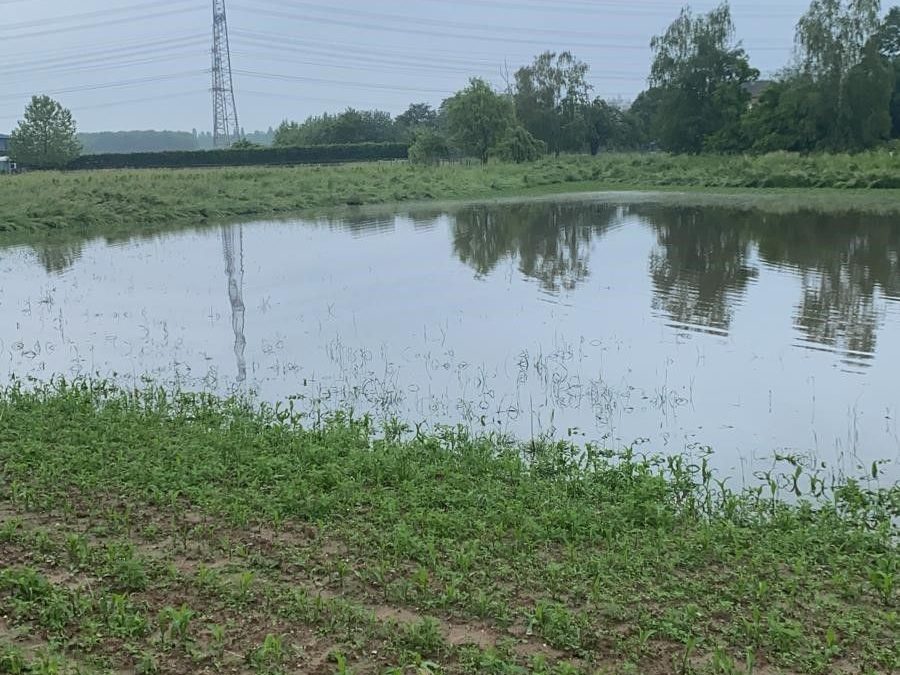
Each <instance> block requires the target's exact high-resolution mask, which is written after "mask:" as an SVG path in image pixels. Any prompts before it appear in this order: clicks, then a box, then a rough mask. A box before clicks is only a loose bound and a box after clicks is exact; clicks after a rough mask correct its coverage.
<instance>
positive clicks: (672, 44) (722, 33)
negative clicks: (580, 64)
mask: <svg viewBox="0 0 900 675" xmlns="http://www.w3.org/2000/svg"><path fill="white" fill-rule="evenodd" d="M651 47H652V48H653V52H654V60H653V65H652V67H651V70H650V84H651V86H652V87H653V88H654V89H656V90H657V94H656V96H657V101H658V103H657V106H658V107H657V108H656V110H655V111H654V114H653V118H652V121H651V124H652V128H653V131H654V135H655V136H656V138H657V139H658V140H659V143H660V146H661V147H662V148H664V149H666V150H671V151H674V152H693V153H696V152H700V151H701V150H703V149H704V148H705V147H706V148H709V149H713V150H717V151H718V150H733V149H738V148H739V146H740V141H739V140H738V139H735V138H734V136H735V135H736V134H737V132H738V130H739V129H740V119H741V116H742V115H743V114H744V112H745V111H746V109H747V104H748V103H749V101H750V95H749V93H747V91H746V88H745V85H746V84H747V83H749V82H752V81H754V80H755V79H756V78H757V77H759V72H758V71H756V70H754V69H753V68H751V67H750V64H749V63H748V61H747V56H746V54H745V53H744V50H743V49H741V48H740V47H739V46H736V45H735V44H734V24H733V22H732V19H731V10H730V8H729V6H728V4H727V3H723V4H722V5H719V7H717V8H716V9H714V10H712V11H711V12H709V13H708V14H706V15H701V16H695V15H694V14H693V13H692V12H691V11H690V9H688V8H685V9H682V11H681V14H680V15H679V17H678V18H677V19H676V20H675V21H674V22H673V23H672V24H671V25H670V26H669V27H668V29H667V30H666V32H665V33H664V34H663V35H661V36H657V37H654V38H653V40H652V41H651Z"/></svg>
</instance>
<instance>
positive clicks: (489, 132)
mask: <svg viewBox="0 0 900 675" xmlns="http://www.w3.org/2000/svg"><path fill="white" fill-rule="evenodd" d="M445 106H446V110H447V122H448V125H449V129H450V133H451V135H452V137H453V140H454V142H455V143H456V144H457V145H458V146H459V147H460V148H461V149H462V150H463V151H464V152H467V153H470V154H471V155H472V156H474V157H477V158H478V159H480V160H481V162H482V164H486V163H487V160H488V156H489V154H490V151H491V150H492V149H493V148H494V146H495V145H496V144H497V143H498V142H499V140H500V139H501V138H502V137H503V135H504V134H505V133H506V131H507V129H509V128H510V127H511V126H512V125H513V124H514V122H515V113H514V110H513V105H512V102H511V101H510V100H509V98H507V97H506V96H503V95H502V94H498V93H496V92H495V91H494V90H493V89H491V86H490V85H489V84H488V83H487V82H485V81H484V80H481V79H478V78H473V79H472V80H470V81H469V86H468V87H466V88H465V89H463V90H462V91H460V92H458V93H457V94H456V95H454V96H453V97H452V98H449V99H448V100H447V101H446V102H445Z"/></svg>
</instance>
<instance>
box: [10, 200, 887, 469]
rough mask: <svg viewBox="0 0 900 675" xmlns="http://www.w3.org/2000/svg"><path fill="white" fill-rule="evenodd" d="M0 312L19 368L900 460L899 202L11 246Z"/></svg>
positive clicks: (445, 213) (564, 429) (696, 448)
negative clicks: (889, 213)
mask: <svg viewBox="0 0 900 675" xmlns="http://www.w3.org/2000/svg"><path fill="white" fill-rule="evenodd" d="M0 317H2V321H0V377H4V378H7V377H9V376H11V375H16V376H20V377H25V376H34V377H37V378H41V379H47V378H50V377H52V376H54V375H65V376H67V377H73V376H79V375H97V374H99V375H101V376H105V377H118V378H121V379H124V380H126V381H129V382H131V381H133V380H139V379H140V378H142V377H148V378H152V379H153V380H155V381H162V382H172V383H177V384H179V385H181V386H185V387H192V388H203V389H209V390H213V391H217V392H230V391H234V390H246V391H252V392H255V393H256V394H257V395H258V396H259V397H261V398H263V399H268V400H282V399H285V398H286V397H289V396H298V397H300V399H301V405H304V406H309V407H310V408H314V407H319V408H325V409H331V408H337V407H345V406H352V407H353V408H355V409H356V410H357V411H359V412H370V413H372V414H374V415H376V416H377V417H379V418H389V417H392V416H397V417H399V418H402V419H403V420H406V421H408V422H410V423H416V422H427V423H428V424H429V425H434V424H439V423H446V424H465V425H468V426H471V427H472V428H474V429H478V430H483V429H486V430H496V431H502V432H507V433H511V434H514V435H516V436H518V437H520V438H530V437H532V436H537V435H541V434H554V435H556V436H563V437H564V436H573V437H575V438H577V439H579V440H581V441H595V442H599V443H602V444H603V445H606V446H610V447H624V446H637V447H638V448H640V449H641V450H642V451H647V452H661V453H666V452H684V451H693V452H701V451H702V449H703V448H705V447H707V446H708V447H712V448H714V449H715V451H716V455H715V462H716V463H717V464H718V465H720V466H721V467H726V468H728V469H729V470H730V471H732V472H733V473H734V474H735V476H736V477H738V476H739V474H743V475H744V476H746V475H747V472H749V471H752V470H754V469H756V468H759V467H760V466H765V463H766V462H767V461H768V458H771V457H772V456H773V455H774V454H776V453H796V454H803V455H805V456H809V457H814V458H816V459H819V460H822V461H825V462H828V463H829V464H830V465H831V466H835V467H838V468H839V469H843V470H846V471H848V472H852V471H855V470H856V467H857V466H863V467H866V466H869V465H870V464H871V462H872V461H874V460H876V459H887V460H893V461H894V462H898V461H900V433H898V424H900V423H898V417H900V216H897V217H893V218H891V217H885V216H865V215H852V214H850V215H848V214H822V213H812V212H802V211H801V212H793V213H789V214H773V213H771V212H769V213H764V212H761V211H753V210H748V209H729V208H723V207H712V206H710V207H685V206H671V205H669V206H666V205H663V204H653V203H638V204H634V203H632V204H624V203H616V202H615V199H614V198H609V197H607V198H592V199H586V200H582V201H560V202H546V201H544V202H529V203H504V204H494V205H471V206H456V207H452V208H448V209H446V210H440V209H438V210H430V211H419V212H411V213H402V214H396V215H391V216H372V215H364V214H362V215H356V216H342V217H340V218H333V219H323V220H320V221H312V222H306V221H296V222H281V223H272V222H259V223H247V224H244V225H234V226H228V227H218V228H207V229H199V230H190V231H182V232H176V233H168V234H163V235H158V236H153V237H136V238H133V239H129V238H127V237H125V238H120V239H119V240H117V241H115V242H110V241H106V240H103V239H100V240H94V241H88V242H82V243H78V244H72V243H67V244H56V243H52V242H51V243H46V242H45V243H41V244H35V245H34V246H22V247H16V248H7V249H4V250H2V251H0ZM888 473H889V474H892V475H894V476H896V475H897V474H898V473H900V472H898V470H897V466H896V464H895V466H894V467H893V468H888Z"/></svg>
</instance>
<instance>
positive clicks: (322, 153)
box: [66, 143, 409, 170]
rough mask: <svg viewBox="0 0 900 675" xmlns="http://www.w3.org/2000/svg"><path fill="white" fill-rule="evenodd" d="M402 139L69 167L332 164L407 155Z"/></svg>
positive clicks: (95, 158) (108, 159) (164, 155)
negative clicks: (400, 140) (385, 141)
mask: <svg viewBox="0 0 900 675" xmlns="http://www.w3.org/2000/svg"><path fill="white" fill-rule="evenodd" d="M408 152H409V150H408V146H406V145H405V144H402V143H358V144H355V145H313V146H307V147H273V148H260V147H246V145H239V144H238V143H236V144H235V145H234V146H233V147H231V148H229V149H227V150H200V151H196V152H152V153H133V154H113V155H82V156H81V157H79V158H77V159H76V160H74V161H72V162H70V163H69V164H68V165H67V166H66V168H67V169H69V170H84V169H159V168H169V169H178V168H187V167H211V166H272V165H283V164H288V165H290V164H330V163H339V162H366V161H376V160H391V159H405V158H406V156H407V154H408Z"/></svg>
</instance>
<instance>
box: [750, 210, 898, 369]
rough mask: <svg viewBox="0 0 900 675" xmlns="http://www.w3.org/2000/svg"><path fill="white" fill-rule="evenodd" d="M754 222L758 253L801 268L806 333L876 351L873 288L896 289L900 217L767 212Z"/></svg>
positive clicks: (841, 346)
mask: <svg viewBox="0 0 900 675" xmlns="http://www.w3.org/2000/svg"><path fill="white" fill-rule="evenodd" d="M756 229H757V235H756V236H757V241H758V242H759V252H760V257H761V258H762V259H763V260H765V261H766V262H770V263H772V264H774V265H789V266H791V267H792V268H794V269H796V270H797V271H798V272H799V273H800V274H801V275H802V278H803V297H802V299H801V301H800V304H799V307H798V309H797V316H796V324H797V327H798V328H799V329H800V330H802V331H803V333H804V334H805V335H806V337H807V339H808V340H810V341H811V342H815V343H817V344H822V345H825V346H828V347H830V348H832V349H837V350H839V351H844V352H855V353H857V354H874V352H875V345H876V334H877V330H878V325H879V319H880V317H879V315H878V311H877V308H876V305H875V292H876V290H877V289H879V288H880V289H881V291H882V293H884V294H885V295H887V296H891V297H894V298H898V297H900V219H897V218H896V217H894V218H888V217H883V216H871V215H859V214H844V215H833V214H831V215H825V214H814V213H805V214H794V215H792V216H784V217H777V218H771V217H770V218H768V219H767V220H766V221H765V222H764V223H762V224H760V225H759V226H758V227H757V228H756Z"/></svg>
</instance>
